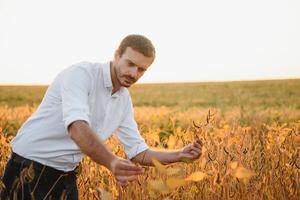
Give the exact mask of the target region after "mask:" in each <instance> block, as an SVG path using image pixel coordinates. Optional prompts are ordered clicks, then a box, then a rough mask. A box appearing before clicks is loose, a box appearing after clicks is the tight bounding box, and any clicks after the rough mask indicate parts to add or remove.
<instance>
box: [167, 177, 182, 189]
mask: <svg viewBox="0 0 300 200" xmlns="http://www.w3.org/2000/svg"><path fill="white" fill-rule="evenodd" d="M185 184H186V181H185V180H184V179H181V178H170V179H168V180H166V185H167V187H168V188H169V189H171V190H172V189H175V188H177V187H180V186H183V185H185Z"/></svg>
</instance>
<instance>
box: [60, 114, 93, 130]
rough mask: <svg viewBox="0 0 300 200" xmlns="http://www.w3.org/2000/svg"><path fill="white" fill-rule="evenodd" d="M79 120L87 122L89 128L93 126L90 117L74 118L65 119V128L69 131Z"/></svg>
mask: <svg viewBox="0 0 300 200" xmlns="http://www.w3.org/2000/svg"><path fill="white" fill-rule="evenodd" d="M78 120H83V121H86V122H87V123H88V124H89V126H91V124H90V120H89V118H88V117H84V116H72V117H68V118H67V119H65V128H66V130H67V131H68V127H69V125H70V124H71V123H72V122H75V121H78Z"/></svg>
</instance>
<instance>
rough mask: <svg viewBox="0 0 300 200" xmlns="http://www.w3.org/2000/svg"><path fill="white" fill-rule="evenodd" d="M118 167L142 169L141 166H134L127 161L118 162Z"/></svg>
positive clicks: (128, 169)
mask: <svg viewBox="0 0 300 200" xmlns="http://www.w3.org/2000/svg"><path fill="white" fill-rule="evenodd" d="M117 168H118V169H123V170H127V171H139V172H141V171H143V168H142V167H140V166H136V165H134V164H132V163H128V162H120V164H119V165H118V166H117Z"/></svg>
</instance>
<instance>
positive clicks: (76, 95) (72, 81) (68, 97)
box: [61, 66, 91, 131]
mask: <svg viewBox="0 0 300 200" xmlns="http://www.w3.org/2000/svg"><path fill="white" fill-rule="evenodd" d="M90 86H91V82H90V76H89V74H88V72H87V71H86V70H85V69H84V68H83V67H80V66H73V67H71V68H70V69H69V70H68V71H66V72H65V74H64V76H63V77H62V83H61V97H62V113H63V122H64V125H65V128H66V131H68V126H69V125H70V124H71V123H72V122H74V121H77V120H84V121H86V122H87V123H88V124H89V125H90V112H89V104H88V96H89V90H90V88H91V87H90Z"/></svg>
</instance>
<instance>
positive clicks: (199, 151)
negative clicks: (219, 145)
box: [192, 147, 202, 154]
mask: <svg viewBox="0 0 300 200" xmlns="http://www.w3.org/2000/svg"><path fill="white" fill-rule="evenodd" d="M192 150H193V151H196V152H197V153H198V154H200V153H201V151H202V149H200V148H196V147H192Z"/></svg>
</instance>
